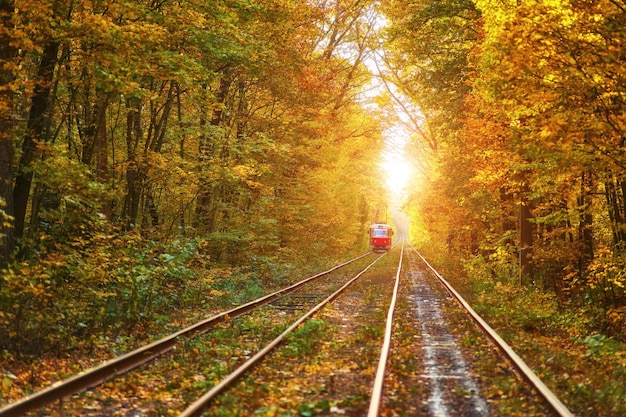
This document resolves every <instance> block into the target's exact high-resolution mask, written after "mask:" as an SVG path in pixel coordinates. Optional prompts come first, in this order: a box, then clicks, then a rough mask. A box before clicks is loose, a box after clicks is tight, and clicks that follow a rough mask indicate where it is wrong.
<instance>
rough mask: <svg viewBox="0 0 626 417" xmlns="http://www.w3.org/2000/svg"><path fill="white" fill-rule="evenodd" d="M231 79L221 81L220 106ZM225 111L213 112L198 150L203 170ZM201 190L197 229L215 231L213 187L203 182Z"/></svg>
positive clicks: (218, 91)
mask: <svg viewBox="0 0 626 417" xmlns="http://www.w3.org/2000/svg"><path fill="white" fill-rule="evenodd" d="M232 81H233V80H232V78H231V77H226V76H224V77H222V78H221V80H220V86H219V88H218V90H217V93H216V95H215V98H216V101H217V103H219V104H220V105H225V103H226V97H227V96H228V91H229V89H230V85H231V84H232ZM223 114H224V111H223V109H221V108H220V107H218V108H217V109H216V110H214V111H213V116H212V117H211V121H210V123H209V128H208V129H207V130H208V133H206V134H204V135H203V136H202V137H201V138H200V144H199V149H198V161H199V163H200V165H201V169H203V165H204V164H206V163H208V161H209V158H210V157H211V156H212V154H213V151H214V135H215V133H214V132H213V131H214V129H213V128H214V127H219V126H220V125H221V124H222V117H223ZM200 123H201V125H203V124H205V123H206V121H204V120H201V121H200ZM199 187H200V189H199V191H198V198H197V201H196V221H195V223H194V225H195V226H196V227H200V226H202V228H203V229H204V230H213V226H214V224H213V223H214V221H215V216H214V214H212V212H213V211H214V208H213V209H212V208H211V203H212V199H211V197H212V194H213V193H212V186H211V184H207V183H205V182H201V183H200V185H199Z"/></svg>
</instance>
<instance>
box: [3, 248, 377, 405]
mask: <svg viewBox="0 0 626 417" xmlns="http://www.w3.org/2000/svg"><path fill="white" fill-rule="evenodd" d="M369 254H371V252H367V253H365V254H363V255H360V256H358V257H356V258H354V259H351V260H349V261H346V262H343V263H341V264H339V265H336V266H334V267H333V268H331V269H329V270H327V271H324V272H320V273H318V274H316V275H313V276H311V277H308V278H305V279H303V280H301V281H299V282H297V283H295V284H293V285H291V286H289V287H286V288H283V289H281V290H279V291H276V292H273V293H271V294H267V295H265V296H263V297H260V298H258V299H256V300H253V301H250V302H248V303H246V304H244V305H241V306H239V307H235V308H232V309H230V310H228V311H224V312H222V313H219V314H216V315H214V316H212V317H209V318H207V319H205V320H203V321H200V322H198V323H196V324H194V325H192V326H189V327H187V328H185V329H182V330H179V331H178V332H176V333H173V334H171V335H169V336H166V337H164V338H162V339H160V340H157V341H155V342H152V343H150V344H148V345H145V346H143V347H140V348H138V349H136V350H133V351H132V352H129V353H126V354H124V355H122V356H118V357H116V358H114V359H111V360H109V361H107V362H104V363H103V364H101V365H99V366H97V367H95V368H91V369H88V370H86V371H83V372H82V373H80V374H78V375H75V376H73V377H71V378H68V379H66V380H64V381H60V382H57V383H55V384H53V385H51V386H49V387H48V388H44V389H43V390H41V391H39V392H36V393H34V394H32V395H29V396H27V397H24V398H22V399H21V400H19V401H17V402H14V403H12V404H9V405H7V406H5V407H3V408H0V416H2V417H14V416H21V415H24V414H25V413H26V412H28V411H30V410H33V409H36V408H41V407H44V406H46V405H48V404H50V403H52V402H54V401H56V400H60V399H63V398H65V397H68V396H70V395H72V394H76V393H78V392H82V391H85V390H87V389H89V388H93V387H95V386H97V385H100V384H102V383H104V382H106V381H109V380H111V379H113V378H115V377H116V376H119V375H122V374H124V373H126V372H128V371H130V370H132V369H134V368H137V367H139V366H141V365H143V364H145V363H147V362H149V361H151V360H152V359H154V358H156V357H158V356H160V355H163V354H165V353H167V352H169V351H170V350H172V349H173V348H174V347H175V346H176V344H177V343H178V342H179V341H181V340H183V338H185V339H189V338H190V337H192V336H197V335H200V334H203V333H206V332H207V331H208V330H209V329H210V328H211V327H214V326H215V325H217V324H219V323H221V322H223V321H226V320H228V319H231V318H234V317H238V316H241V315H243V314H246V313H248V312H250V311H252V310H254V309H255V308H258V307H261V306H264V305H266V304H268V303H270V302H272V301H275V300H276V299H277V298H279V297H282V296H284V295H286V294H289V293H291V292H293V291H295V290H296V289H298V288H300V287H302V286H303V285H305V284H307V283H308V282H310V281H312V280H315V279H317V278H320V277H322V276H324V275H328V274H330V273H331V272H333V271H336V270H337V269H339V268H342V267H344V266H346V265H349V264H351V263H353V262H355V261H357V260H359V259H361V258H363V257H365V256H367V255H369ZM378 259H380V258H378Z"/></svg>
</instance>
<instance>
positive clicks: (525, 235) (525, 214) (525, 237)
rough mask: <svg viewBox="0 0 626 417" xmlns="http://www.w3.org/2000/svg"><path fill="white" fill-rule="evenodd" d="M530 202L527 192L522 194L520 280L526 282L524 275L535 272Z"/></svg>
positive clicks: (521, 282)
mask: <svg viewBox="0 0 626 417" xmlns="http://www.w3.org/2000/svg"><path fill="white" fill-rule="evenodd" d="M530 219H532V211H531V207H530V202H529V201H528V200H527V199H526V196H525V192H523V194H522V198H521V201H520V210H519V228H520V246H519V271H520V272H519V273H520V276H519V280H520V284H523V283H524V277H526V276H530V275H532V273H533V267H532V260H531V259H532V250H533V224H532V223H531V222H530Z"/></svg>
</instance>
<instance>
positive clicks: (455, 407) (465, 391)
mask: <svg viewBox="0 0 626 417" xmlns="http://www.w3.org/2000/svg"><path fill="white" fill-rule="evenodd" d="M406 275H407V276H408V278H409V280H410V282H409V283H410V285H411V294H409V295H408V296H407V297H408V299H409V301H410V303H411V304H412V305H413V311H414V314H415V318H416V320H417V323H416V330H419V335H420V342H421V351H422V358H423V359H422V361H423V369H422V371H421V373H420V374H419V379H420V380H421V381H423V384H425V385H426V386H427V387H428V388H427V392H428V398H427V400H426V401H425V404H424V406H423V407H422V410H423V411H426V412H427V414H428V415H431V416H468V417H481V416H488V415H490V413H489V405H488V403H487V401H486V400H485V398H483V397H482V396H481V394H480V390H479V387H478V384H477V382H476V381H475V380H474V378H473V377H472V375H471V374H470V368H469V365H468V363H467V362H466V360H465V358H464V356H463V353H462V352H461V349H460V348H459V345H458V344H457V341H456V339H455V336H454V335H453V334H452V333H451V331H450V326H449V324H448V322H447V320H446V319H445V318H444V313H443V311H442V305H441V304H442V302H443V300H444V298H446V297H447V294H445V293H443V291H441V290H440V289H439V290H437V289H435V288H433V286H432V283H431V282H429V281H431V280H429V279H428V277H427V274H426V273H425V272H423V271H422V270H420V269H418V268H417V266H416V265H415V263H414V262H410V269H409V271H407V274H406Z"/></svg>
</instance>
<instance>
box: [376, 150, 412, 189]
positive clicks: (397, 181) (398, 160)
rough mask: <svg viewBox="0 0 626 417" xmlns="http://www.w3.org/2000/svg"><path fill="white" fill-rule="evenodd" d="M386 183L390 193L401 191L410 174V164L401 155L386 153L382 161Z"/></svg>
mask: <svg viewBox="0 0 626 417" xmlns="http://www.w3.org/2000/svg"><path fill="white" fill-rule="evenodd" d="M382 165H383V169H384V170H385V176H386V183H387V187H388V188H389V191H391V192H392V193H402V192H403V191H405V190H404V188H405V187H406V186H407V183H408V181H409V178H410V177H411V174H412V172H411V171H412V169H411V164H409V163H408V162H407V161H406V160H405V159H404V157H403V156H402V155H398V154H395V153H393V154H388V155H386V156H385V161H384V162H383V164H382Z"/></svg>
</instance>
